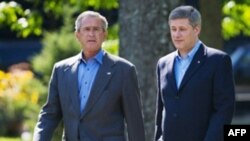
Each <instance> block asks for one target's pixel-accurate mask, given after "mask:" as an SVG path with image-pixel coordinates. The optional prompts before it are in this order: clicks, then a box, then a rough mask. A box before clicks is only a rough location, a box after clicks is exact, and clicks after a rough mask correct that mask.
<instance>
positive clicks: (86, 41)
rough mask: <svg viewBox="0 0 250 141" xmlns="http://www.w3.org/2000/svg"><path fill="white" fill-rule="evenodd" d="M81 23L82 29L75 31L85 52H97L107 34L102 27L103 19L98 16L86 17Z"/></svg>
mask: <svg viewBox="0 0 250 141" xmlns="http://www.w3.org/2000/svg"><path fill="white" fill-rule="evenodd" d="M81 23H82V24H81V25H82V26H81V27H80V30H79V31H76V33H75V35H76V38H77V39H78V41H79V42H80V44H81V46H82V49H83V51H84V52H89V53H97V52H98V51H99V50H100V48H101V46H102V43H103V42H104V40H105V38H106V34H107V32H106V31H104V29H103V27H102V21H101V20H100V19H98V18H96V17H86V18H84V19H82V21H81Z"/></svg>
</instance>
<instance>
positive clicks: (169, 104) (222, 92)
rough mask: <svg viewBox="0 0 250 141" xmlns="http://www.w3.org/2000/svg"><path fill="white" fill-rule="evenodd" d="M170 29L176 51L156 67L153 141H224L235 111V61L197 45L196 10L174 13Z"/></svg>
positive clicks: (198, 22) (182, 8) (179, 9)
mask: <svg viewBox="0 0 250 141" xmlns="http://www.w3.org/2000/svg"><path fill="white" fill-rule="evenodd" d="M169 26H170V33H171V38H172V42H173V44H174V46H175V48H176V49H177V50H176V51H174V52H173V53H170V54H168V55H166V56H164V57H162V58H160V59H159V61H158V64H157V87H158V94H157V110H156V131H155V141H223V126H224V125H225V124H230V123H231V120H232V117H233V113H234V105H235V103H234V102H235V91H234V80H233V73H232V64H231V59H230V57H229V56H228V55H227V54H226V53H224V52H222V51H219V50H217V49H213V48H210V47H207V46H206V45H205V44H204V43H202V42H201V41H200V40H199V33H200V30H201V16H200V13H199V12H198V11H197V10H196V9H195V8H193V7H192V6H180V7H177V8H175V9H174V10H173V11H172V12H171V13H170V15H169ZM208 38H209V37H208Z"/></svg>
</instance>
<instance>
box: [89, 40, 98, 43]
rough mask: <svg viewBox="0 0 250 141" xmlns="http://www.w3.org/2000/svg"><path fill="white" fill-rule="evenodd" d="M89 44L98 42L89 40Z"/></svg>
mask: <svg viewBox="0 0 250 141" xmlns="http://www.w3.org/2000/svg"><path fill="white" fill-rule="evenodd" d="M88 42H89V43H95V42H96V40H88Z"/></svg>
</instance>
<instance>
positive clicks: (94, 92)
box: [81, 53, 114, 117]
mask: <svg viewBox="0 0 250 141" xmlns="http://www.w3.org/2000/svg"><path fill="white" fill-rule="evenodd" d="M113 64H114V62H113V61H112V59H110V58H109V55H108V54H107V53H105V55H104V56H103V64H102V65H101V66H100V68H99V70H98V72H97V74H96V77H95V80H94V83H93V86H92V88H91V91H90V96H89V99H88V102H87V104H86V107H85V109H84V111H83V112H82V114H81V117H83V116H84V115H86V113H87V112H88V111H89V110H90V109H91V107H93V105H94V104H95V102H96V101H97V100H98V99H99V98H100V96H101V95H102V93H103V90H104V88H105V87H106V85H107V84H108V82H109V80H110V79H111V77H112V75H113V73H114V70H113V69H112V65H113Z"/></svg>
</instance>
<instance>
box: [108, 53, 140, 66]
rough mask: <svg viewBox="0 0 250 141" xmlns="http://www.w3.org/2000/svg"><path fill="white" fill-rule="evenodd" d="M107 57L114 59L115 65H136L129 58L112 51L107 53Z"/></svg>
mask: <svg viewBox="0 0 250 141" xmlns="http://www.w3.org/2000/svg"><path fill="white" fill-rule="evenodd" d="M106 57H107V58H108V59H109V60H110V61H112V62H113V64H115V65H119V66H124V67H134V66H135V65H134V64H133V63H132V62H130V61H129V60H127V59H125V58H123V57H119V56H116V55H112V54H110V53H106Z"/></svg>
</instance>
